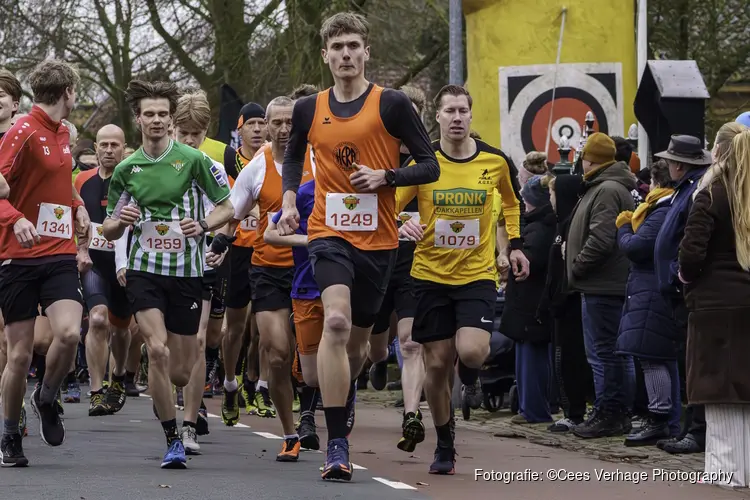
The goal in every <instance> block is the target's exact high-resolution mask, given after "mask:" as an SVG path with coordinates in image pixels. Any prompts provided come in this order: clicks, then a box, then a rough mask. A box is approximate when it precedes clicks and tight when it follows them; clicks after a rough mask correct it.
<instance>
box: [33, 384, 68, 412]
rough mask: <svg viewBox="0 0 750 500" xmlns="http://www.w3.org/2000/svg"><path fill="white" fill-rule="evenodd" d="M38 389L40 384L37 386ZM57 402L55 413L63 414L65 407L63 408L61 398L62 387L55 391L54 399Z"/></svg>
mask: <svg viewBox="0 0 750 500" xmlns="http://www.w3.org/2000/svg"><path fill="white" fill-rule="evenodd" d="M37 385H39V384H37ZM39 387H40V388H39V390H41V386H39ZM55 402H56V403H57V405H56V406H57V413H59V414H60V415H65V408H63V400H62V389H58V391H57V399H56V400H55Z"/></svg>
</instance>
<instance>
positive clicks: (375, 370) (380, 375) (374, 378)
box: [369, 361, 388, 391]
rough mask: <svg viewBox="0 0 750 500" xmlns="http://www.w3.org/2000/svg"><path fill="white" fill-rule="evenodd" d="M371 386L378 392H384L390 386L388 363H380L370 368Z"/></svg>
mask: <svg viewBox="0 0 750 500" xmlns="http://www.w3.org/2000/svg"><path fill="white" fill-rule="evenodd" d="M369 376H370V384H371V385H372V388H373V389H375V390H376V391H382V390H383V389H385V386H386V385H387V384H388V362H387V361H379V362H377V363H373V364H372V366H371V367H370V373H369Z"/></svg>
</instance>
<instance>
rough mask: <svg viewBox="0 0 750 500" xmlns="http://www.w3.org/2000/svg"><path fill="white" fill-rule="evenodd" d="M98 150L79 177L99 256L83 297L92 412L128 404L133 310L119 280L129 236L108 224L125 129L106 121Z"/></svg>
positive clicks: (92, 249)
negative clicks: (119, 255) (107, 234)
mask: <svg viewBox="0 0 750 500" xmlns="http://www.w3.org/2000/svg"><path fill="white" fill-rule="evenodd" d="M95 147H96V155H97V158H98V161H99V167H98V168H96V169H94V170H86V171H84V172H81V173H80V174H79V175H78V176H77V177H76V182H75V186H76V189H77V190H78V192H79V193H80V195H81V198H83V202H84V203H85V207H86V210H87V211H88V213H89V214H90V216H91V236H90V243H89V253H90V255H91V260H92V261H93V267H92V269H91V270H90V271H88V272H86V273H83V274H82V275H81V284H82V285H83V298H84V299H85V301H86V308H87V309H88V319H89V321H88V323H89V328H88V332H87V333H86V340H85V344H86V363H87V364H88V371H89V377H90V380H91V381H90V388H91V402H90V404H89V416H92V417H95V416H97V417H98V416H102V415H112V414H114V413H117V412H118V411H120V410H121V409H122V407H123V405H124V404H125V399H126V397H127V396H126V393H125V363H126V362H127V356H128V349H129V347H130V331H129V330H128V326H129V325H130V320H131V314H130V305H129V303H128V297H127V295H126V294H125V289H124V288H123V287H122V286H120V284H119V283H118V280H117V273H116V266H115V246H117V245H120V246H121V247H124V248H123V249H122V250H121V251H122V252H123V253H125V252H126V251H127V244H128V243H127V235H123V236H122V237H121V238H120V239H119V240H117V241H116V242H110V241H107V240H106V239H105V238H104V236H103V234H102V223H103V222H104V219H105V218H106V217H107V196H108V193H109V183H110V179H111V178H112V172H113V171H114V169H115V167H116V166H117V164H118V163H120V162H121V161H122V151H123V148H124V147H125V133H124V132H123V131H122V129H121V128H120V127H118V126H116V125H105V126H104V127H102V128H101V129H99V132H98V133H97V134H96V145H95ZM110 346H111V348H112V356H113V357H114V360H115V363H114V366H110V367H109V369H110V376H111V384H110V385H109V386H108V387H107V389H106V390H105V389H104V387H103V385H102V384H103V382H104V373H105V371H106V369H107V363H108V361H109V355H110V351H109V349H110Z"/></svg>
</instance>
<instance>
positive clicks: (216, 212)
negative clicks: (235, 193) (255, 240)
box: [205, 198, 234, 234]
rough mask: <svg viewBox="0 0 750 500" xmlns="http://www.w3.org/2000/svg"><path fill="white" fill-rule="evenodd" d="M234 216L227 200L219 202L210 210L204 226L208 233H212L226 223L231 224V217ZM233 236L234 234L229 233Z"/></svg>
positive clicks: (232, 208)
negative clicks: (206, 227)
mask: <svg viewBox="0 0 750 500" xmlns="http://www.w3.org/2000/svg"><path fill="white" fill-rule="evenodd" d="M233 214H234V207H233V206H232V202H231V200H230V199H229V198H227V199H225V200H224V201H222V202H220V203H219V204H218V205H216V206H215V207H214V209H213V210H211V213H210V214H208V217H206V219H205V221H206V225H207V226H208V230H209V231H214V230H216V229H219V228H220V227H224V226H226V225H227V223H228V222H231V220H232V215H233ZM230 234H234V233H230Z"/></svg>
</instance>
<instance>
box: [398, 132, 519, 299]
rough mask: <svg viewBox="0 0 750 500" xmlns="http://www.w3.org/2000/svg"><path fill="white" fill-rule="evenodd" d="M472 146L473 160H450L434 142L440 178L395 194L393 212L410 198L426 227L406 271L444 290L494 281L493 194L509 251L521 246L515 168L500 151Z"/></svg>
mask: <svg viewBox="0 0 750 500" xmlns="http://www.w3.org/2000/svg"><path fill="white" fill-rule="evenodd" d="M476 144H477V151H476V153H475V154H474V155H473V156H471V157H470V158H466V159H463V160H455V159H452V158H450V157H449V156H447V155H446V154H445V153H443V151H442V150H441V149H440V142H439V141H435V142H434V143H433V146H434V148H435V155H436V156H437V159H438V163H439V164H440V179H438V180H437V181H436V182H433V183H431V184H425V185H421V186H407V187H400V188H398V189H397V190H396V212H397V213H398V212H400V211H401V210H403V207H404V206H406V204H407V203H408V202H410V201H411V200H412V199H414V197H415V196H416V197H417V200H418V203H419V218H420V220H421V222H422V223H423V224H426V225H427V228H426V229H425V233H424V238H423V239H422V241H420V242H419V243H417V249H416V251H415V252H414V263H413V265H412V268H411V275H412V276H413V277H414V278H417V279H421V280H425V281H432V282H435V283H444V284H447V285H464V284H466V283H471V282H473V281H479V280H492V281H495V280H496V278H497V275H496V272H497V271H496V269H495V232H496V226H497V220H498V217H499V214H498V213H495V214H494V215H493V205H494V199H495V193H496V192H499V194H500V195H501V198H502V213H503V215H504V217H505V227H506V230H507V231H508V237H509V239H510V244H511V248H521V246H522V244H521V239H520V218H521V209H520V203H519V201H518V200H519V197H520V196H519V195H518V193H517V191H516V189H515V187H514V182H513V179H514V178H515V175H516V172H515V169H514V168H512V167H511V165H512V163H511V161H510V160H509V159H508V158H507V157H506V156H505V154H503V152H502V151H500V150H498V149H495V148H493V147H491V146H489V145H488V144H486V143H484V142H482V141H476ZM412 163H413V162H410V165H411V164H412ZM407 168H408V167H407ZM495 189H497V191H495Z"/></svg>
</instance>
